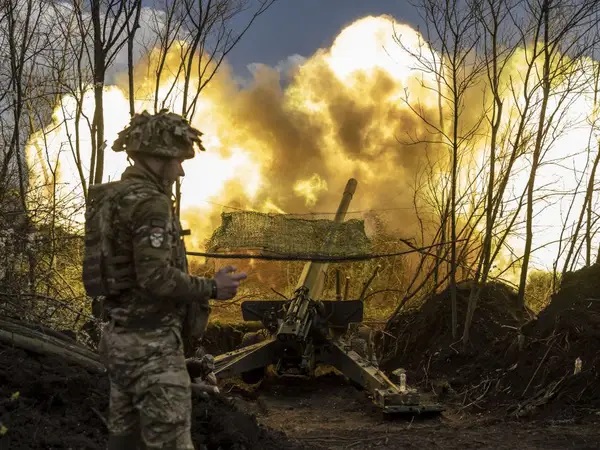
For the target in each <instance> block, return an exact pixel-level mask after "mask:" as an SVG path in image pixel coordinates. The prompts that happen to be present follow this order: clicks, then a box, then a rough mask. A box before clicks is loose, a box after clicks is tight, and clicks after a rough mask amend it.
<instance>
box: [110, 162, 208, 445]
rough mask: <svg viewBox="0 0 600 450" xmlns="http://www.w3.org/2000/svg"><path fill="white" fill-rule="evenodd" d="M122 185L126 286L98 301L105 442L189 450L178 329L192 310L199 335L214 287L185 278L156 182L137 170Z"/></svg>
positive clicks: (118, 228)
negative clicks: (102, 323)
mask: <svg viewBox="0 0 600 450" xmlns="http://www.w3.org/2000/svg"><path fill="white" fill-rule="evenodd" d="M121 183H123V187H124V189H123V190H122V191H123V192H125V194H124V195H122V196H121V198H120V199H119V201H118V203H117V206H116V208H115V214H114V219H113V222H112V224H113V234H114V236H115V237H114V240H115V247H114V248H115V249H117V250H116V252H117V253H118V255H117V256H119V255H120V256H122V260H124V261H129V262H128V267H129V268H130V275H129V280H130V281H131V287H130V288H129V289H125V290H123V292H121V293H120V294H118V295H114V296H108V297H107V298H106V299H105V300H104V309H105V313H106V314H107V316H108V317H109V320H110V323H109V325H108V326H107V328H106V329H105V331H104V333H103V336H102V341H101V343H100V352H101V354H102V355H103V358H104V360H105V363H106V366H107V369H108V374H109V377H110V413H109V431H110V434H111V438H110V439H113V442H118V444H116V445H115V446H114V447H115V448H135V446H136V445H138V442H137V441H136V440H137V439H139V437H140V436H141V440H142V441H143V443H144V445H145V447H146V448H149V449H153V448H172V449H193V448H194V446H193V444H192V440H191V434H190V427H191V423H190V421H191V407H192V405H191V389H190V377H189V375H188V372H187V370H186V364H185V358H184V348H183V338H182V329H183V326H184V323H185V320H186V314H187V313H188V308H189V307H190V305H196V306H197V307H199V308H201V310H202V311H203V314H201V316H202V317H201V318H202V324H201V325H200V328H201V329H202V331H203V330H204V328H205V327H206V322H207V320H208V313H209V308H208V300H209V298H210V297H211V295H212V294H213V293H214V292H213V287H214V281H213V280H210V279H206V278H201V277H195V276H190V275H189V274H187V262H186V258H185V249H184V247H183V240H182V238H181V226H180V224H179V220H178V218H177V217H176V216H175V214H174V208H173V202H172V199H171V195H170V192H168V191H167V190H166V189H165V187H164V186H163V185H162V183H161V180H159V179H157V177H156V176H155V175H154V174H153V173H152V172H151V171H150V170H146V169H144V168H142V167H140V166H139V165H137V164H136V165H135V166H132V167H129V168H128V169H127V170H126V171H125V172H124V173H123V175H122V178H121ZM109 442H110V441H109ZM109 445H110V444H109Z"/></svg>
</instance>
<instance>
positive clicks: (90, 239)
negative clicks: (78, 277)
mask: <svg viewBox="0 0 600 450" xmlns="http://www.w3.org/2000/svg"><path fill="white" fill-rule="evenodd" d="M131 188H132V184H131V183H127V182H124V181H113V182H110V183H103V184H95V185H92V186H90V188H89V192H88V201H87V204H86V211H85V251H84V258H83V274H82V276H83V285H84V287H85V290H86V292H87V294H88V295H89V296H90V297H99V296H105V297H107V296H110V295H116V294H119V293H120V292H121V291H123V290H124V289H128V288H131V287H133V286H134V285H135V274H134V273H133V268H132V264H131V263H132V261H131V257H130V256H129V255H118V254H117V252H116V251H115V250H116V249H115V248H114V242H115V239H114V238H115V236H114V232H115V231H116V230H114V223H113V219H114V217H115V214H116V210H117V206H118V205H119V203H120V201H121V199H122V197H123V196H124V195H125V194H127V193H128V192H131V191H130V190H131Z"/></svg>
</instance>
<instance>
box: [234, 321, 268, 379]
mask: <svg viewBox="0 0 600 450" xmlns="http://www.w3.org/2000/svg"><path fill="white" fill-rule="evenodd" d="M266 334H267V332H266V330H258V331H257V332H251V333H244V335H243V336H242V342H241V345H240V347H247V346H249V345H254V344H258V343H259V342H262V341H264V340H265V339H266V338H267V336H266ZM265 372H266V368H265V367H257V368H256V369H252V370H249V371H247V372H242V373H241V374H240V376H241V378H242V381H243V382H244V383H246V384H256V383H260V382H261V381H262V380H263V378H264V377H265Z"/></svg>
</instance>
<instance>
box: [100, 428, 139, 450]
mask: <svg viewBox="0 0 600 450" xmlns="http://www.w3.org/2000/svg"><path fill="white" fill-rule="evenodd" d="M143 448H144V446H143V445H142V442H141V439H140V434H139V433H137V432H136V433H130V434H122V435H114V434H112V435H109V436H108V445H107V447H106V449H107V450H142V449H143Z"/></svg>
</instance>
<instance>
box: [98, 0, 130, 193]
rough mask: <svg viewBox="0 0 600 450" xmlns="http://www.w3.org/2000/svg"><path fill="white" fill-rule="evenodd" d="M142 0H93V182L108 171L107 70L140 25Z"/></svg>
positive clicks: (100, 180) (99, 180)
mask: <svg viewBox="0 0 600 450" xmlns="http://www.w3.org/2000/svg"><path fill="white" fill-rule="evenodd" d="M140 8H141V0H91V3H90V14H91V20H92V28H93V55H94V57H93V74H94V101H95V110H94V120H93V122H92V161H91V165H90V175H89V182H90V184H97V183H101V182H102V177H103V174H104V150H105V148H106V141H105V139H104V100H103V94H104V83H105V78H106V71H107V69H108V68H109V67H110V65H111V64H112V63H113V61H114V59H115V57H116V55H117V54H118V53H119V51H120V50H121V48H122V47H123V46H124V45H125V44H126V43H127V42H130V41H131V39H132V38H131V35H132V34H133V33H135V31H136V29H137V26H136V25H137V24H136V23H135V22H136V20H137V19H138V18H139V12H138V11H139V9H140Z"/></svg>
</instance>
